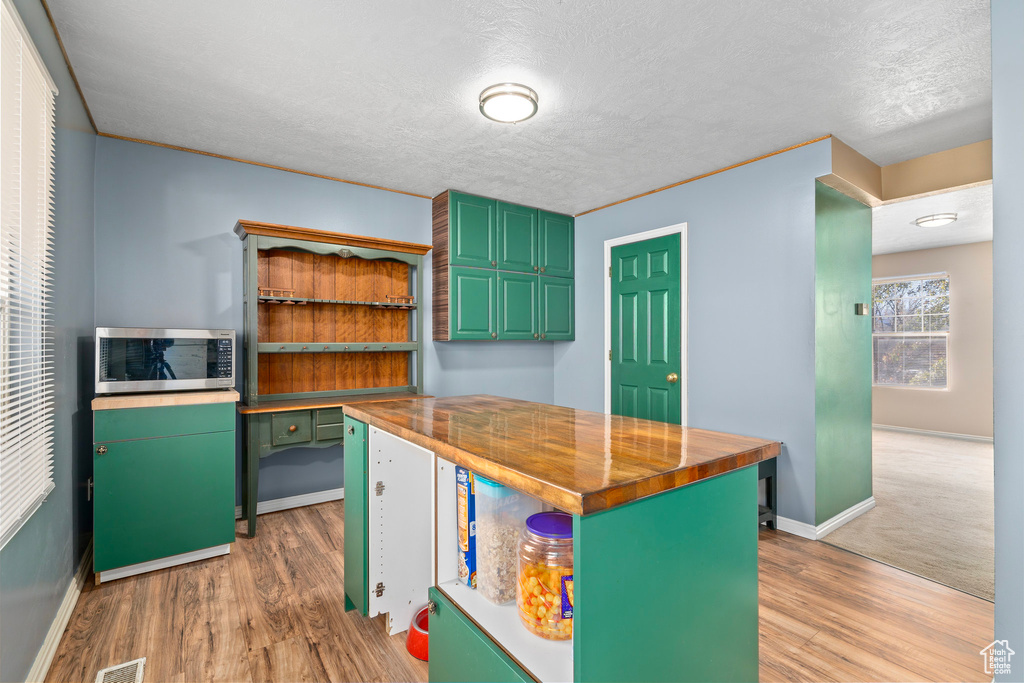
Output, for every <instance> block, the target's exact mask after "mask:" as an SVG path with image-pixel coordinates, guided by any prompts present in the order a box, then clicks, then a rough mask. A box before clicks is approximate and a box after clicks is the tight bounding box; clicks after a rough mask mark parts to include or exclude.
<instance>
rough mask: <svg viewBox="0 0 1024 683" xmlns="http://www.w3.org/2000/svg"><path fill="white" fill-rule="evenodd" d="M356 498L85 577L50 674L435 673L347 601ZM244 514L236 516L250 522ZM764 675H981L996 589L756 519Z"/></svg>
mask: <svg viewBox="0 0 1024 683" xmlns="http://www.w3.org/2000/svg"><path fill="white" fill-rule="evenodd" d="M343 519H344V504H343V503H342V502H333V503H323V504H321V505H315V506H311V507H306V508H298V509H295V510H288V511H285V512H279V513H273V514H268V515H263V516H261V517H260V531H259V535H258V536H257V537H256V538H254V539H248V538H245V537H243V536H241V535H239V537H238V539H237V542H236V543H235V545H234V547H233V549H232V553H231V554H230V555H228V556H226V557H221V558H215V559H212V560H207V561H205V562H198V563H194V564H190V565H185V566H182V567H174V568H171V569H164V570H161V571H158V572H153V573H150V574H145V575H142V576H137V577H131V578H127V579H122V580H120V581H114V582H112V583H108V584H103V585H102V586H99V587H96V586H93V585H91V584H90V585H89V586H87V587H86V590H85V591H84V592H83V593H82V597H81V599H80V600H79V602H78V605H77V606H76V607H75V612H74V615H73V616H72V618H71V622H70V624H69V625H68V628H67V630H66V631H65V633H64V636H63V638H62V640H61V643H60V646H59V648H58V650H57V654H56V656H55V658H54V660H53V664H52V666H51V667H50V672H49V675H48V676H47V679H46V680H47V681H92V680H93V679H94V678H95V676H96V672H97V671H98V670H99V669H101V668H104V667H107V666H111V665H113V664H118V663H121V662H124V661H128V660H131V659H135V658H137V657H146V658H147V660H146V681H148V682H150V683H153V682H156V681H189V682H191V681H208V680H218V681H254V682H256V681H313V680H316V681H328V680H330V681H425V680H426V679H427V666H426V664H425V663H423V662H420V661H418V660H416V659H413V658H412V657H411V656H409V654H408V653H407V652H406V651H405V639H404V636H395V637H389V636H388V635H387V634H386V633H385V629H384V623H383V620H382V619H381V618H377V619H365V618H362V617H359V616H356V615H355V614H354V613H348V614H346V613H345V611H344V594H343V588H342V573H343V562H342V557H343V555H342V541H343V538H342V535H343V534H342V528H343ZM241 528H242V527H241V525H240V526H239V531H241ZM759 556H760V569H761V575H760V602H761V607H760V617H761V649H760V656H761V680H762V681H784V680H799V681H868V680H887V681H909V680H933V681H949V680H963V681H985V680H989V679H990V677H986V676H985V675H984V672H983V670H982V666H981V665H982V659H981V657H980V655H979V654H978V652H979V651H980V650H981V648H982V647H984V646H985V645H987V644H988V642H989V641H990V640H991V639H992V637H991V634H992V605H991V603H988V602H986V601H984V600H980V599H978V598H974V597H971V596H969V595H966V594H963V593H959V592H957V591H954V590H952V589H950V588H946V587H945V586H941V585H939V584H935V583H932V582H930V581H927V580H925V579H922V578H919V577H917V576H913V575H911V574H907V573H906V572H901V571H899V570H898V569H894V568H892V567H888V566H886V565H883V564H879V563H877V562H873V561H871V560H868V559H866V558H863V557H860V556H858V555H854V554H852V553H848V552H845V551H843V550H839V549H837V548H833V547H831V546H828V545H825V544H823V543H814V542H811V541H805V540H803V539H800V538H797V537H795V536H790V535H788V534H784V533H776V532H770V531H762V532H761V535H760V551H759Z"/></svg>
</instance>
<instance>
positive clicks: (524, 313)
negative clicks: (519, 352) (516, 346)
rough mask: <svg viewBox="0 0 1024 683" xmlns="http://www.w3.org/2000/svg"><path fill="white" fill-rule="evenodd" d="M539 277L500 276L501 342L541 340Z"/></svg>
mask: <svg viewBox="0 0 1024 683" xmlns="http://www.w3.org/2000/svg"><path fill="white" fill-rule="evenodd" d="M537 279H538V278H537V276H536V275H527V274H525V273H522V274H520V273H498V339H528V340H531V341H532V340H534V339H538V338H540V333H539V332H538V331H537V320H538V318H539V316H538V315H537V300H538V297H537Z"/></svg>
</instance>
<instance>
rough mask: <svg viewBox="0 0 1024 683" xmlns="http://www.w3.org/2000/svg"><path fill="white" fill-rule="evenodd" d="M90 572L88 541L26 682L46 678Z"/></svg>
mask: <svg viewBox="0 0 1024 683" xmlns="http://www.w3.org/2000/svg"><path fill="white" fill-rule="evenodd" d="M91 571H92V541H91V540H90V541H89V545H88V546H86V548H85V553H83V554H82V561H81V562H80V563H79V564H78V569H77V570H76V571H75V575H74V576H73V577H71V583H69V584H68V589H67V590H66V591H65V592H64V599H63V600H61V603H60V607H58V608H57V614H56V615H54V617H53V622H52V623H51V624H50V630H49V631H47V632H46V638H44V639H43V644H42V645H41V646H40V648H39V652H38V654H36V659H35V661H34V662H32V668H31V669H29V670H28V677H27V678H26V679H25V680H26V681H29V682H32V681H42V680H43V679H45V678H46V674H47V673H48V672H49V671H50V664H51V663H52V662H53V656H54V655H55V654H57V646H58V645H60V639H61V636H63V635H64V629H65V628H67V625H68V622H69V621H71V615H72V614H73V613H74V611H75V605H77V604H78V596H79V595H81V594H82V588H83V587H84V586H85V580H86V579H87V578H88V577H89V574H90V573H91Z"/></svg>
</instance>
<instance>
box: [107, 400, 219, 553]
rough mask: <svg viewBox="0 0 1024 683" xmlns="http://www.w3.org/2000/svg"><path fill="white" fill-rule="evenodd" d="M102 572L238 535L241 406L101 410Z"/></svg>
mask: <svg viewBox="0 0 1024 683" xmlns="http://www.w3.org/2000/svg"><path fill="white" fill-rule="evenodd" d="M93 427H94V438H95V447H94V450H93V486H94V488H93V490H94V496H95V500H94V508H93V514H94V525H95V555H94V570H95V571H96V572H104V571H108V570H111V569H118V568H122V567H128V566H130V565H135V564H139V563H142V562H149V561H151V560H158V559H163V558H167V557H171V556H174V555H180V554H183V553H189V552H193V551H197V550H203V549H206V548H211V547H214V546H219V545H224V544H227V543H231V542H233V541H234V540H235V404H234V403H233V402H232V403H214V404H206V405H187V406H166V407H152V408H122V409H114V410H97V411H95V413H94V417H93Z"/></svg>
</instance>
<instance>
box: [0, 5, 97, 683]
mask: <svg viewBox="0 0 1024 683" xmlns="http://www.w3.org/2000/svg"><path fill="white" fill-rule="evenodd" d="M14 4H15V6H16V7H17V9H18V13H19V14H20V15H21V18H22V20H23V21H24V22H25V25H26V26H27V28H28V29H29V32H30V34H31V35H32V40H33V42H34V43H35V44H36V47H37V49H38V50H39V52H40V54H41V55H42V57H43V60H44V61H45V63H46V66H47V69H48V70H49V72H50V75H51V77H52V78H53V80H54V81H55V82H56V84H57V88H58V90H59V92H60V94H59V95H58V97H57V136H56V143H55V153H56V173H55V178H54V183H55V196H54V207H55V208H54V227H55V233H56V250H55V254H54V259H55V261H54V270H55V273H56V276H55V282H54V313H55V316H54V319H55V332H56V337H55V351H56V356H55V361H56V362H55V367H54V374H55V377H56V387H55V389H56V392H55V421H54V445H53V449H54V457H53V479H54V484H55V486H56V488H55V489H54V491H53V493H51V494H50V496H49V497H48V498H47V500H46V502H45V503H43V505H42V507H40V508H39V510H37V511H36V513H35V514H34V515H33V516H32V517H31V518H30V519H29V520H28V522H26V524H25V526H24V527H22V528H21V530H20V531H19V532H18V533H17V534H16V535H15V537H14V538H13V539H12V540H11V541H10V542H9V543H8V544H7V546H6V547H4V549H3V551H2V552H0V680H2V681H22V680H25V677H26V675H27V674H28V670H29V668H30V667H31V666H32V662H33V661H34V660H35V657H36V654H37V652H38V651H39V647H40V645H41V644H42V642H43V639H44V638H45V637H46V633H47V631H48V630H49V628H50V624H51V623H52V621H53V617H54V616H55V615H56V613H57V608H58V607H59V606H60V602H61V600H62V598H63V597H64V592H65V591H66V590H67V587H68V585H69V583H70V582H71V579H72V577H73V576H74V573H75V570H76V568H77V566H78V563H79V561H80V559H81V557H82V553H83V552H84V550H85V548H86V546H87V545H88V542H89V537H90V536H91V534H92V516H91V506H90V504H89V503H87V502H86V500H85V497H86V496H85V481H86V480H87V479H88V478H89V476H90V475H91V474H92V448H91V442H92V422H91V419H90V412H89V400H90V398H91V392H90V387H91V386H92V376H91V368H92V366H91V358H90V355H89V354H90V351H91V339H92V333H93V331H92V327H93V262H92V261H93V260H92V250H93V165H94V154H95V141H96V136H95V134H94V133H93V132H92V128H91V126H90V124H89V120H88V118H87V116H86V114H85V109H84V108H83V107H82V102H81V99H80V98H79V97H78V93H77V92H76V91H75V86H74V84H73V83H72V81H71V77H70V74H69V73H68V71H67V68H66V66H65V64H64V58H63V56H62V55H61V52H60V47H59V46H58V45H57V41H56V38H55V37H54V35H53V31H52V29H51V28H50V23H49V20H48V19H47V18H46V14H45V12H44V11H43V8H42V5H41V4H40V3H39V1H38V0H15V1H14Z"/></svg>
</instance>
